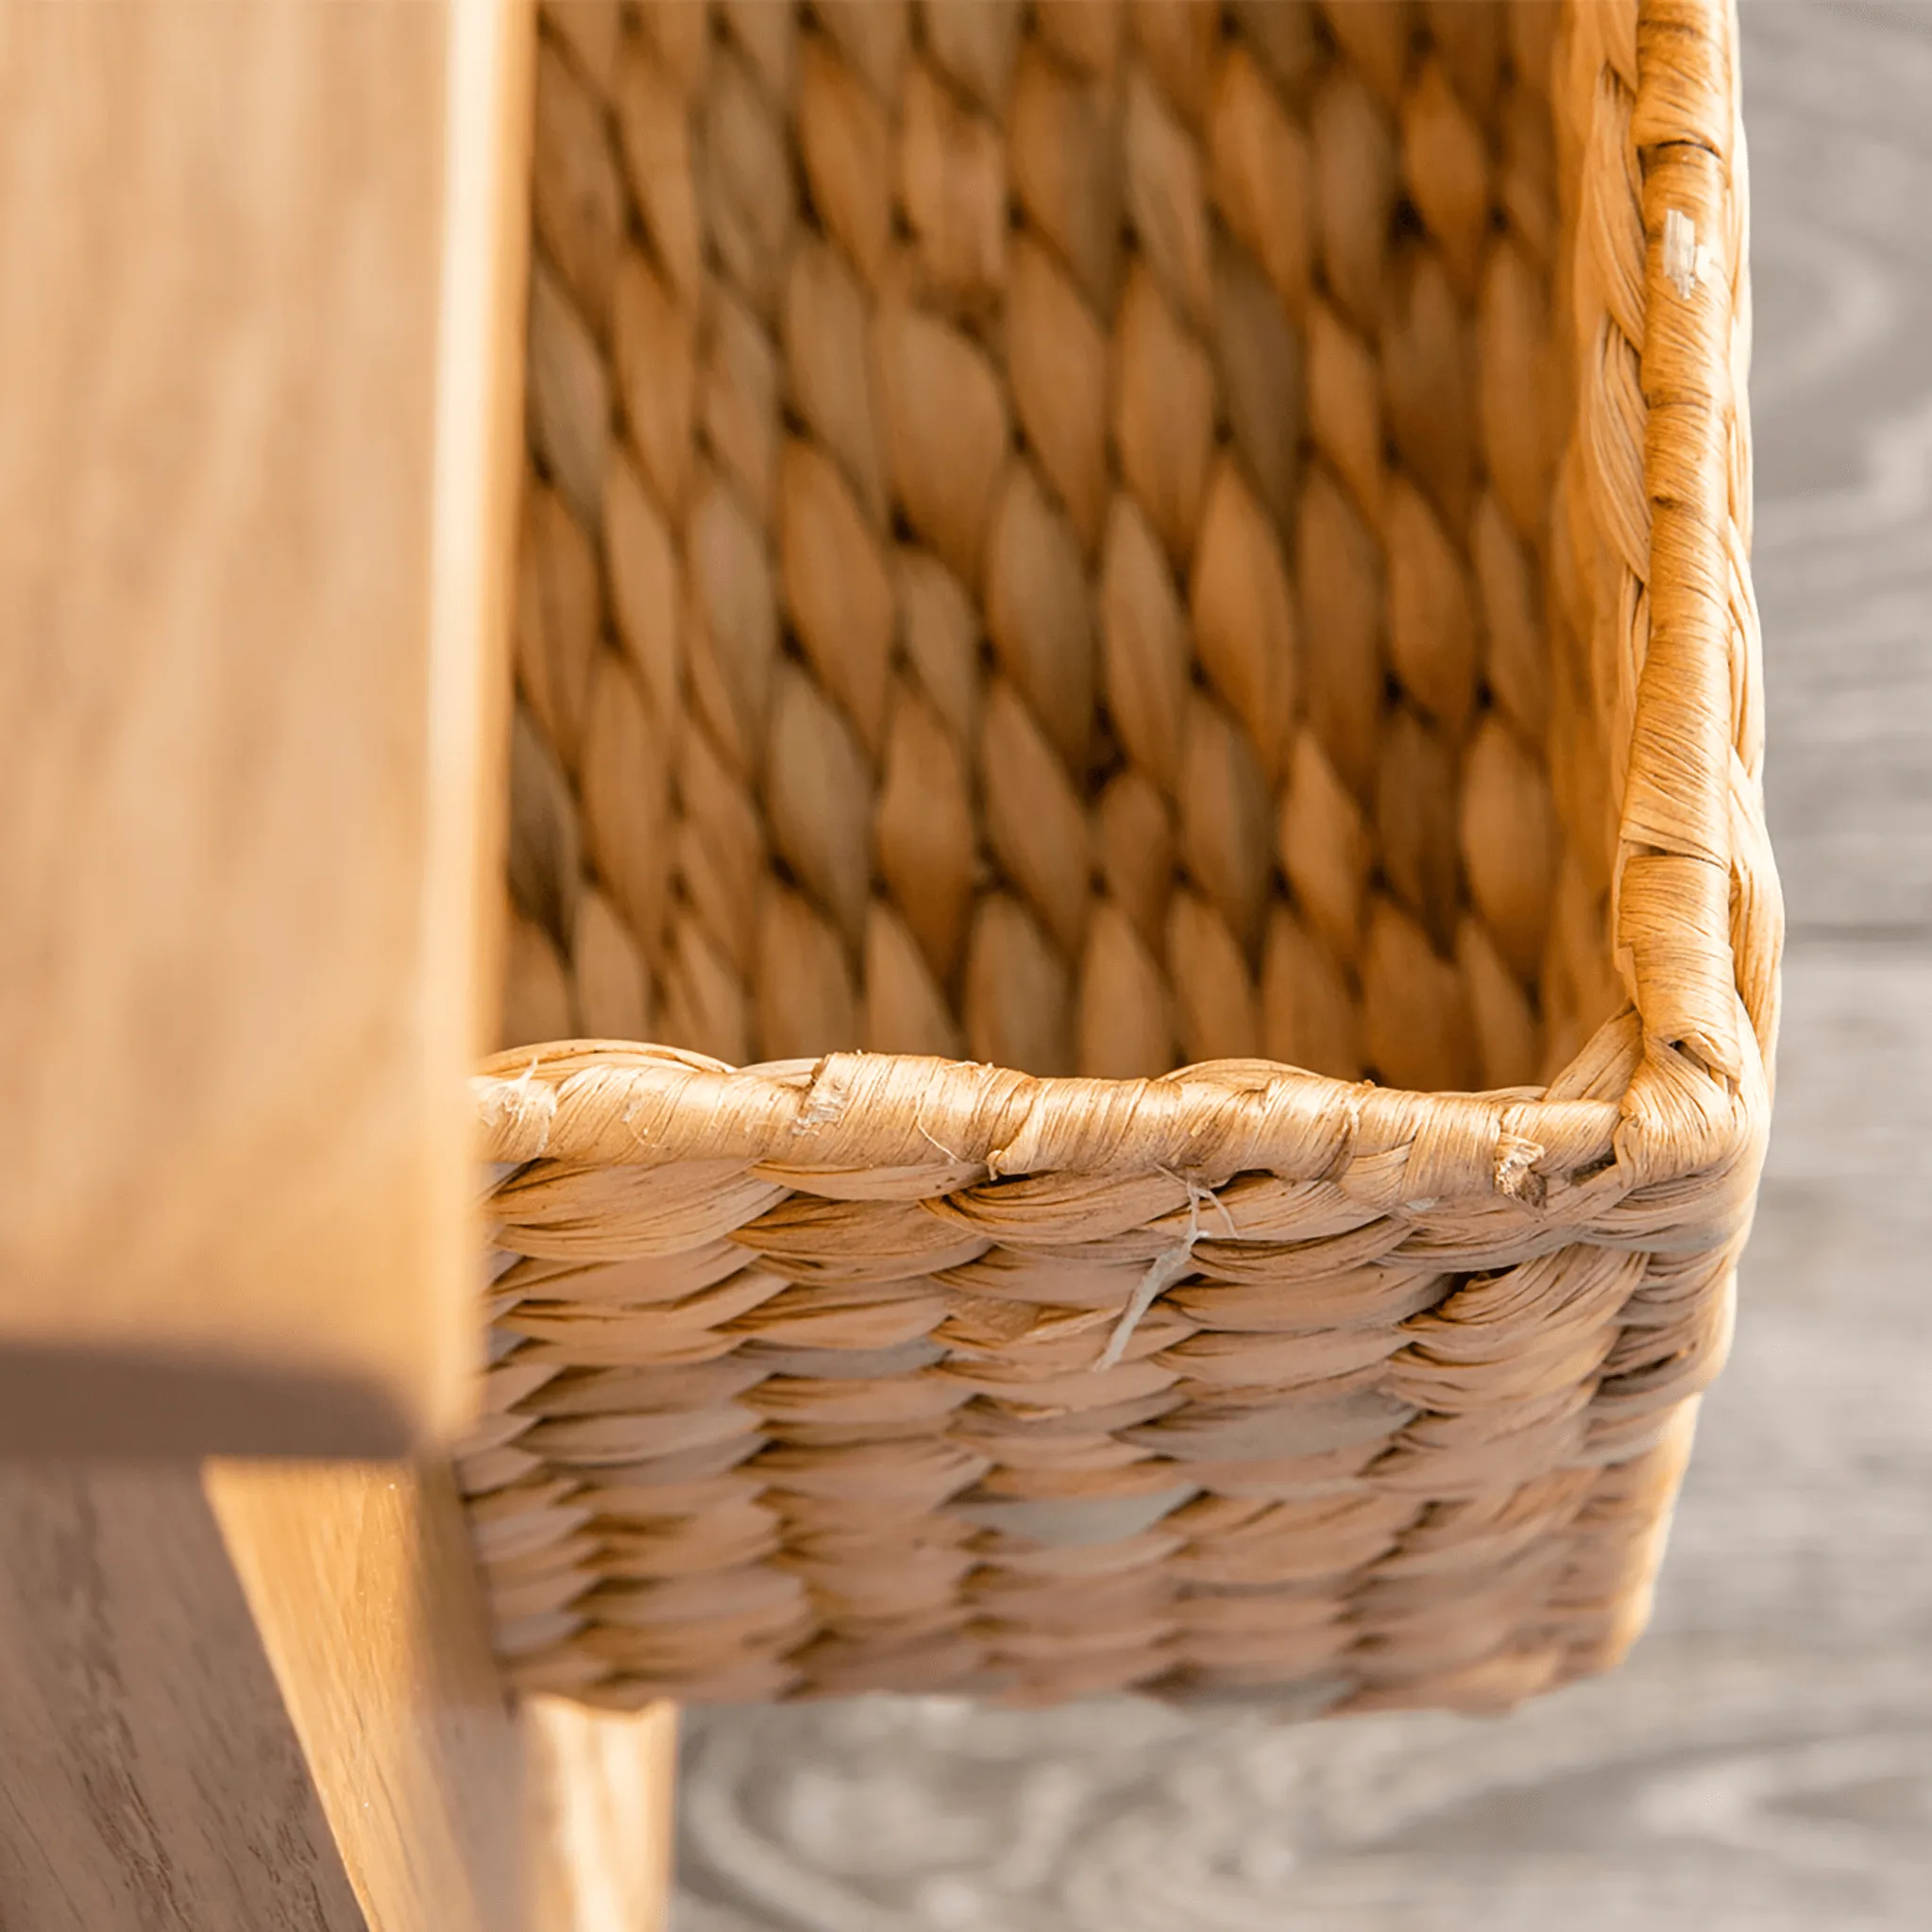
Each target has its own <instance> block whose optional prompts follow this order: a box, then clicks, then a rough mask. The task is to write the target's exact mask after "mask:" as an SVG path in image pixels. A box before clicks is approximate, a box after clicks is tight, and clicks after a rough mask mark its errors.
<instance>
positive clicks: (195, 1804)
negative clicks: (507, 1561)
mask: <svg viewBox="0 0 1932 1932" xmlns="http://www.w3.org/2000/svg"><path fill="white" fill-rule="evenodd" d="M0 1548H4V1549H5V1551H6V1552H7V1557H6V1561H5V1562H4V1563H0V1925H4V1926H6V1927H7V1928H8V1932H15V1928H19V1932H268V1928H274V1932H361V1928H362V1926H363V1925H364V1917H363V1914H362V1912H361V1911H360V1910H359V1908H358V1907H357V1903H356V1898H355V1894H354V1891H353V1890H352V1889H351V1887H350V1884H349V1880H348V1876H347V1873H346V1871H345V1869H344V1866H343V1862H342V1858H341V1856H340V1855H339V1854H338V1852H337V1850H336V1846H335V1842H334V1839H333V1837H332V1836H331V1833H330V1825H329V1821H328V1819H327V1817H326V1816H325V1814H324V1810H323V1807H322V1805H321V1803H320V1801H319V1799H318V1797H317V1794H316V1791H315V1788H314V1785H313V1783H312V1782H311V1780H310V1777H309V1772H308V1769H307V1766H306V1763H305V1761H304V1758H303V1754H302V1749H301V1745H300V1743H299V1741H298V1739H297V1736H296V1732H295V1728H294V1726H293V1725H292V1724H291V1722H290V1720H289V1717H288V1714H287V1712H286V1711H285V1710H284V1708H283V1705H282V1701H281V1697H280V1692H279V1690H278V1688H277V1686H276V1681H275V1676H274V1673H273V1670H272V1669H271V1667H270V1664H269V1660H268V1657H267V1654H266V1652H264V1650H263V1644H262V1641H261V1639H260V1637H258V1635H256V1631H255V1626H254V1621H253V1618H251V1616H250V1614H249V1609H248V1605H247V1603H246V1601H245V1600H244V1597H243V1594H242V1590H241V1587H240V1585H238V1583H237V1582H236V1579H235V1574H234V1572H233V1570H232V1569H231V1568H229V1563H228V1560H227V1557H226V1554H225V1552H224V1551H223V1547H222V1538H221V1533H220V1530H219V1529H218V1528H217V1526H216V1524H215V1522H214V1519H213V1517H212V1515H211V1513H210V1511H209V1508H208V1504H207V1501H206V1500H205V1499H204V1498H203V1496H202V1493H201V1485H200V1482H199V1480H198V1478H197V1476H196V1474H195V1471H194V1469H192V1468H188V1467H180V1466H176V1467H168V1466H153V1467H148V1468H142V1469H104V1468H98V1467H96V1468H92V1469H80V1468H76V1467H72V1466H51V1465H28V1464H25V1463H8V1464H0Z"/></svg>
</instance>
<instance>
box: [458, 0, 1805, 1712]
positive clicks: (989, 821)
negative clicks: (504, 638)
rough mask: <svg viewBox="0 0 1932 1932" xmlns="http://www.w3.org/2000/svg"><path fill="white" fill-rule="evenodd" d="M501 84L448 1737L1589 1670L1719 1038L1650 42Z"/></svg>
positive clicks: (827, 16) (1678, 293)
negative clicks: (480, 973) (505, 342)
mask: <svg viewBox="0 0 1932 1932" xmlns="http://www.w3.org/2000/svg"><path fill="white" fill-rule="evenodd" d="M544 22H545V25H544V37H543V42H542V47H541V55H540V60H539V72H538V86H537V99H536V148H535V154H536V161H535V178H534V229H535V242H536V247H535V266H534V287H533V293H532V299H531V335H530V438H531V451H532V463H531V471H530V480H529V486H528V492H527V497H526V506H525V517H524V525H523V536H522V544H523V554H522V561H521V601H520V604H519V613H518V624H517V694H518V705H517V723H516V738H515V745H514V757H513V765H514V770H513V778H512V821H513V831H512V851H511V866H510V873H511V877H510V890H511V897H512V902H513V911H512V918H513V928H514V939H513V945H512V948H511V964H510V973H509V982H508V988H507V993H506V1018H505V1032H504V1038H505V1042H506V1045H508V1046H510V1047H511V1048H512V1049H513V1050H510V1051H506V1052H505V1053H504V1054H502V1055H501V1056H500V1057H499V1058H498V1059H496V1060H494V1061H492V1062H491V1064H490V1066H489V1067H488V1068H487V1069H486V1070H485V1072H484V1074H483V1076H482V1077H481V1078H480V1079H479V1081H478V1083H477V1104H478V1108H479V1111H480V1115H481V1119H482V1122H483V1135H484V1141H485V1144H486V1158H487V1159H488V1161H490V1162H492V1163H493V1166H492V1178H491V1183H490V1193H489V1198H488V1208H487V1212H488V1215H489V1218H490V1222H491V1225H492V1228H493V1230H494V1231H493V1243H494V1246H495V1250H496V1262H495V1268H494V1275H493V1285H492V1289H491V1296H490V1303H489V1310H490V1319H491V1322H492V1325H493V1327H492V1335H493V1350H492V1354H493V1365H492V1367H491V1370H490V1373H489V1379H488V1394H487V1403H486V1407H487V1412H488V1413H487V1420H486V1422H485V1424H484V1425H483V1429H482V1431H481V1432H480V1433H479V1435H478V1438H477V1440H476V1441H475V1443H474V1444H473V1445H471V1447H470V1449H469V1450H468V1452H467V1453H466V1455H465V1456H464V1458H463V1459H462V1463H461V1469H462V1474H463V1478H464V1483H465V1487H466V1492H467V1494H468V1496H469V1498H470V1509H471V1514H472V1519H473V1522H474V1526H475V1532H476V1538H477V1544H478V1548H479V1551H480V1553H481V1556H482V1560H483V1564H484V1566H485V1568H486V1570H487V1572H488V1576H489V1580H490V1585H491V1588H492V1591H493V1594H494V1600H495V1604H496V1610H497V1616H498V1640H499V1645H500V1651H501V1653H502V1655H503V1657H504V1659H505V1663H506V1668H507V1669H508V1670H509V1672H510V1674H511V1676H512V1678H513V1681H515V1682H517V1683H518V1684H520V1685H523V1686H533V1687H544V1688H550V1689H555V1690H562V1691H566V1692H569V1693H573V1694H575V1695H578V1696H581V1697H583V1698H585V1699H588V1700H591V1701H594V1702H598V1703H612V1704H619V1705H623V1704H634V1703H640V1702H643V1701H646V1700H649V1699H652V1698H656V1697H664V1696H670V1697H677V1698H682V1699H686V1700H696V1701H707V1700H733V1699H758V1698H767V1697H777V1696H787V1695H803V1694H835V1693H842V1692H847V1691H855V1690H860V1689H866V1688H874V1687H886V1688H903V1689H922V1690H936V1689H946V1690H967V1691H974V1692H977V1693H984V1694H990V1695H1001V1696H1008V1697H1013V1698H1020V1699H1042V1698H1059V1697H1069V1696H1075V1695H1079V1694H1082V1693H1085V1692H1089V1691H1096V1690H1103V1689H1110V1688H1117V1687H1121V1686H1143V1687H1146V1688H1150V1689H1154V1690H1157V1691H1160V1692H1161V1693H1163V1694H1171V1695H1176V1696H1189V1695H1195V1696H1199V1695H1213V1694H1222V1693H1226V1694H1233V1695H1240V1696H1249V1695H1256V1694H1259V1693H1260V1690H1261V1688H1262V1687H1263V1686H1274V1687H1276V1689H1277V1691H1279V1692H1280V1694H1281V1695H1283V1696H1285V1697H1286V1698H1287V1699H1288V1700H1289V1702H1288V1705H1287V1707H1288V1708H1292V1709H1295V1710H1298V1711H1313V1710H1317V1709H1326V1708H1344V1709H1363V1708H1369V1707H1381V1706H1386V1705H1395V1704H1449V1705H1458V1706H1465V1707H1476V1708H1485V1707H1494V1706H1498V1705H1502V1704H1507V1703H1511V1702H1513V1701H1515V1700H1517V1699H1519V1698H1521V1697H1524V1696H1526V1695H1529V1694H1532V1693H1534V1692H1536V1691H1538V1690H1541V1689H1543V1688H1546V1687H1548V1686H1551V1685H1554V1684H1558V1683H1561V1682H1564V1681H1566V1680H1568V1679H1569V1678H1572V1677H1575V1676H1577V1675H1579V1674H1581V1673H1584V1672H1586V1671H1590V1670H1596V1669H1602V1668H1604V1667H1606V1666H1607V1665H1609V1664H1611V1663H1612V1662H1614V1661H1615V1660H1616V1659H1617V1658H1618V1656H1619V1655H1620V1654H1621V1653H1622V1652H1623V1651H1624V1650H1625V1648H1626V1647H1627V1646H1628V1645H1629V1643H1630V1642H1631V1640H1632V1639H1633V1638H1634V1636H1635V1635H1636V1633H1637V1632H1638V1630H1639V1629H1640V1628H1641V1626H1642V1624H1643V1621H1644V1618H1645V1615H1646V1609H1647V1603H1648V1598H1649V1592H1650V1588H1651V1585H1652V1577H1653V1575H1654V1571H1655V1567H1656V1563H1657V1560H1658V1556H1659V1552H1660V1548H1661V1541H1662V1536H1663V1532H1664V1527H1665V1524H1666V1521H1667V1519H1668V1515H1669V1505H1670V1500H1671V1498H1672V1496H1673V1494H1674V1492H1675V1487H1676V1484H1677V1481H1678V1478H1679V1475H1680V1473H1681V1471H1682V1468H1683V1465H1684V1459H1685V1456H1686V1452H1687V1449H1688V1445H1689V1439H1690V1426H1691V1420H1692V1415H1693V1412H1694V1408H1695V1400H1696V1397H1697V1395H1698V1393H1699V1391H1700V1390H1702V1389H1703V1386H1704V1385H1705V1384H1706V1383H1707V1382H1708V1381H1709V1380H1710V1378H1711V1377H1712V1375H1713V1374H1714V1373H1715V1372H1716V1371H1717V1369H1718V1367H1719V1365H1720V1362H1721V1360H1722V1357H1723V1353H1724V1350H1725V1347H1726V1343H1727V1340H1728V1335H1729V1330H1730V1322H1731V1306H1732V1283H1733V1273H1734V1267H1735V1263H1736V1260H1737V1252H1738V1249H1739V1247H1740V1246H1741V1244H1742V1241H1743V1239H1744V1235H1745V1232H1746V1230H1747V1228H1748V1225H1749V1221H1750V1216H1751V1209H1752V1202H1753V1197H1754V1189H1755V1185H1756V1178H1757V1172H1758V1166H1759V1162H1760V1160H1761V1157H1762V1152H1763V1146H1764V1141H1765V1134H1766V1129H1767V1124H1768V1118H1769V1107H1770V1063H1771V1050H1772V1044H1773V1036H1774V1033H1775V1029H1776V986H1777V963H1778V954H1779V947H1780V932H1781V929H1780V909H1779V902H1778V895H1777V886H1776V880H1775V877H1774V874H1773V871H1772V867H1771V857H1770V855H1769V852H1768V849H1767V846H1766V842H1765V835H1764V822H1763V810H1762V795H1761V790H1760V786H1759V763H1760V755H1761V730H1762V699H1761V689H1760V678H1759V669H1758V654H1757V653H1758V642H1757V624H1756V617H1755V612H1754V607H1753V603H1752V595H1751V586H1750V576H1749V570H1748V567H1747V563H1746V555H1747V550H1748V542H1749V534H1750V506H1749V502H1750V500H1749V490H1750V457H1749V442H1748V434H1747V431H1746V426H1745V414H1744V397H1743V381H1744V371H1745V364H1746V361H1747V357H1748V347H1749V302H1748V293H1747V286H1746V280H1745V265H1744V228H1745V191H1744V156H1743V148H1742V142H1741V135H1740V133H1739V128H1738V121H1737V76H1736V71H1735V64H1734V48H1735V44H1736V35H1735V25H1734V23H1733V21H1732V20H1731V19H1730V18H1729V16H1728V15H1727V13H1726V11H1725V10H1724V8H1723V7H1722V6H1721V5H1717V4H1712V0H1609V4H1605V5H1601V6H1598V5H1576V6H1572V7H1565V8H1556V7H1551V6H1545V5H1541V4H1512V0H1500V4H1493V5H1492V4H1483V0H1450V4H1415V5H1410V4H1373V5H1371V4H1365V0H1356V4H1344V5H1334V6H1304V5H1299V4H1293V0H1279V4H1270V0H1259V4H1256V0H1244V4H1230V5H1225V6H1224V5H1209V4H1199V5H1184V4H1177V0H1144V4H1135V5H1124V6H1118V7H1116V6H1113V5H1110V4H1100V0H1074V4H1066V5H1054V4H1045V0H1042V4H1035V5H1032V6H1026V7H1021V6H1015V5H1003V4H997V0H948V4H935V0H925V4H921V5H898V4H889V0H853V4H834V0H813V4H811V5H809V6H805V7H799V8H793V7H790V6H782V5H775V4H755V0H715V4H711V5H708V6H707V5H699V4H695V0H694V4H674V0H655V4H648V5H645V6H643V7H642V8H639V9H636V10H635V11H632V10H626V9H619V8H616V7H614V6H599V5H590V4H584V0H566V4H563V5H559V6H556V7H554V8H551V10H550V11H548V12H547V13H546V14H545V16H544ZM579 1034H581V1035H585V1036H589V1037H588V1038H586V1039H577V1040H572V1039H571V1036H573V1035H579ZM627 1040H655V1041H659V1042H669V1043H667V1044H663V1045H657V1046H642V1045H625V1044H619V1043H614V1042H621V1041H627ZM546 1041H548V1042H566V1043H551V1044H535V1045H531V1046H527V1047H526V1046H524V1045H522V1044H521V1042H546ZM746 1061H756V1062H758V1064H754V1065H744V1064H743V1063H744V1062H746ZM1177 1067H1178V1068H1179V1069H1180V1070H1179V1071H1174V1070H1175V1069H1176V1068H1177ZM1022 1069H1024V1071H1020V1070H1022ZM1302 1069H1307V1070H1308V1071H1302ZM1539 1082H1540V1083H1547V1084H1537V1083H1539Z"/></svg>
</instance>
